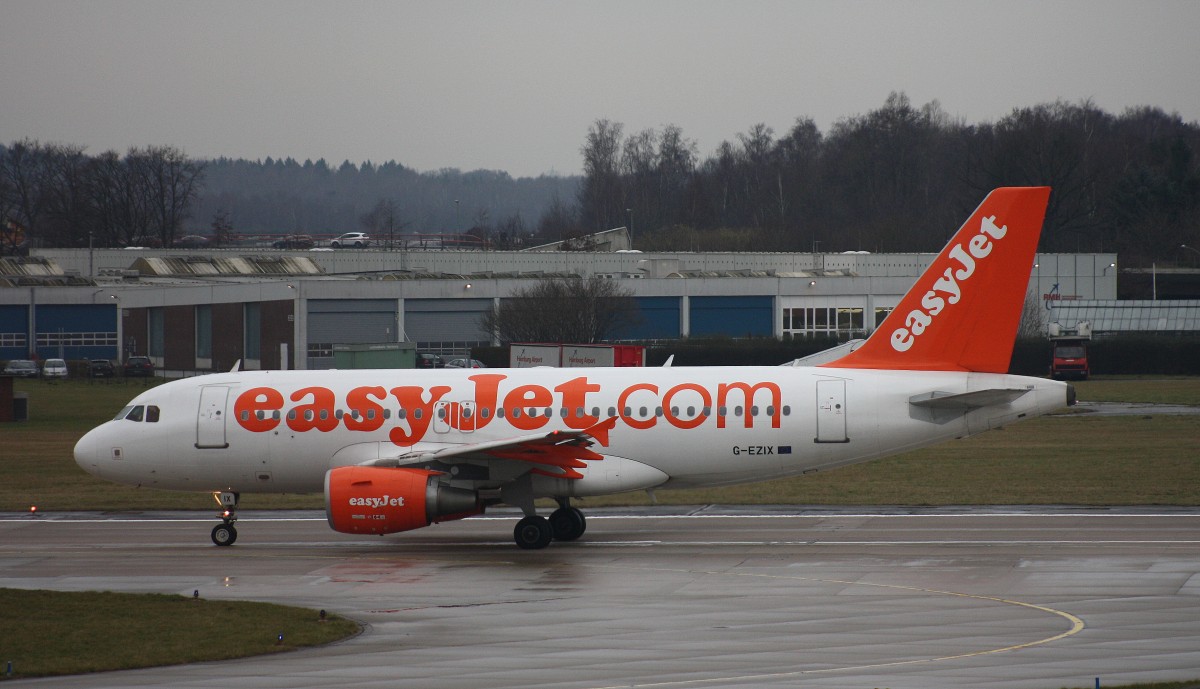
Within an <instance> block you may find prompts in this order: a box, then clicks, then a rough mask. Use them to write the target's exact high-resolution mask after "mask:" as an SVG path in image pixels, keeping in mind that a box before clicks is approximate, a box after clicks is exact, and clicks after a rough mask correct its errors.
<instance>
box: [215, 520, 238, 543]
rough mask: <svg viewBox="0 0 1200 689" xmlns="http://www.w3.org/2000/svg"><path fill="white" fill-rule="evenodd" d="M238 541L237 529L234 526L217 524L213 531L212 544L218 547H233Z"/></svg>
mask: <svg viewBox="0 0 1200 689" xmlns="http://www.w3.org/2000/svg"><path fill="white" fill-rule="evenodd" d="M236 540H237V529H235V528H233V524H217V525H216V526H214V527H213V530H212V542H213V543H216V544H217V545H222V546H224V545H233V542H234V541H236Z"/></svg>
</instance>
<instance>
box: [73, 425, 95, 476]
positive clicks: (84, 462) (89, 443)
mask: <svg viewBox="0 0 1200 689" xmlns="http://www.w3.org/2000/svg"><path fill="white" fill-rule="evenodd" d="M98 431H99V429H92V430H90V431H88V432H87V433H86V434H84V436H83V437H82V438H80V439H79V442H77V443H75V463H76V464H78V465H79V468H81V469H83V470H84V471H86V472H88V473H89V474H95V473H96V469H97V461H98V459H99V458H98V457H97V453H98V451H99V449H100V440H99V437H98V436H99V433H98Z"/></svg>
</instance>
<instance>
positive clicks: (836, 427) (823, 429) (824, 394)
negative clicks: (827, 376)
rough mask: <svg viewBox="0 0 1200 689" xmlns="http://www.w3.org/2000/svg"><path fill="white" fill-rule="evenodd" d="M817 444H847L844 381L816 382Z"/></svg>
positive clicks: (815, 439)
mask: <svg viewBox="0 0 1200 689" xmlns="http://www.w3.org/2000/svg"><path fill="white" fill-rule="evenodd" d="M814 441H815V442H818V443H848V442H850V439H849V438H848V437H846V381H844V380H818V381H817V437H816V438H814Z"/></svg>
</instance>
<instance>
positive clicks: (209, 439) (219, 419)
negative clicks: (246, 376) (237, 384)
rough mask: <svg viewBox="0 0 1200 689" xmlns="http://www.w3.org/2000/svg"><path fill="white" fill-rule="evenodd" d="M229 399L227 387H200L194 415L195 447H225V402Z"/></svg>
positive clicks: (226, 443) (226, 445)
mask: <svg viewBox="0 0 1200 689" xmlns="http://www.w3.org/2000/svg"><path fill="white" fill-rule="evenodd" d="M228 400H229V388H227V387H223V386H220V385H206V386H204V387H202V388H200V411H199V414H198V416H197V417H196V447H198V448H226V447H229V443H228V442H227V441H226V439H225V404H226V403H227V402H228Z"/></svg>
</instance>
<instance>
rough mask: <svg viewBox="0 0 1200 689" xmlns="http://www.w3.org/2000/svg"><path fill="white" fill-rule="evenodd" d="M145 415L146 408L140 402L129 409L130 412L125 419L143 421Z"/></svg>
mask: <svg viewBox="0 0 1200 689" xmlns="http://www.w3.org/2000/svg"><path fill="white" fill-rule="evenodd" d="M145 415H146V408H145V407H143V406H142V405H140V404H139V405H137V406H136V407H134V408H133V409H131V410H130V411H129V414H127V415H126V416H125V420H126V421H141V420H142V418H143V417H145Z"/></svg>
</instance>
